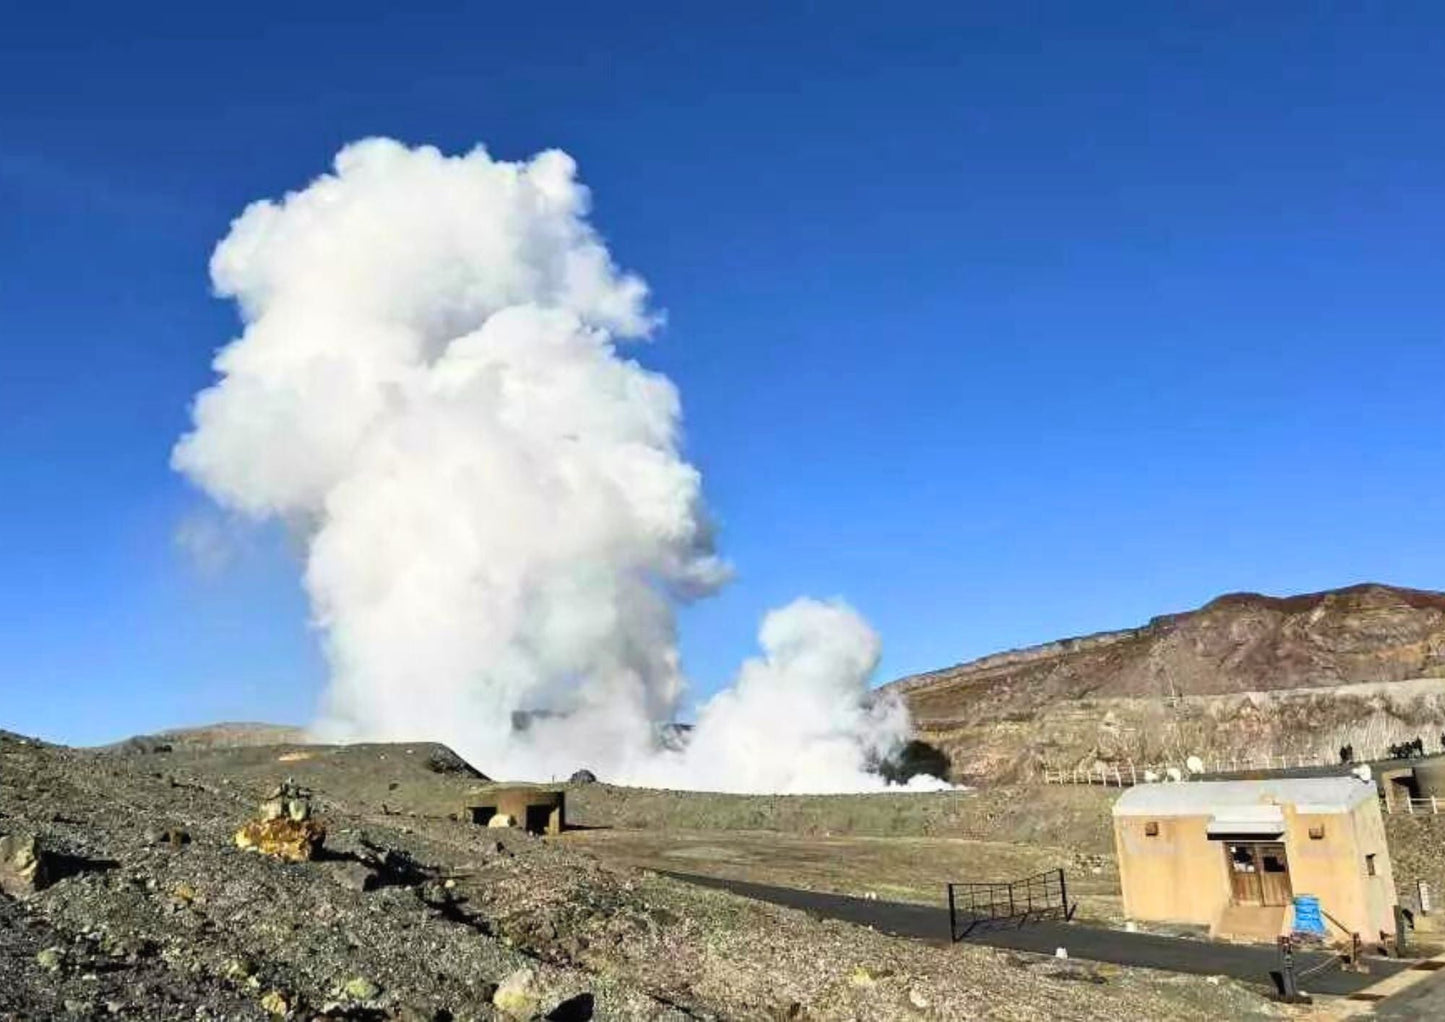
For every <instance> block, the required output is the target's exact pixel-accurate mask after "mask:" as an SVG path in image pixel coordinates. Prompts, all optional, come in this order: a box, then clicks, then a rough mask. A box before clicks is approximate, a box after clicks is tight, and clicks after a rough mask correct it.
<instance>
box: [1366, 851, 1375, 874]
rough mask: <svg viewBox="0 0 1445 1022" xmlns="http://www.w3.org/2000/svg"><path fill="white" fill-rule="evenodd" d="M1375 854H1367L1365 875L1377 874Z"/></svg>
mask: <svg viewBox="0 0 1445 1022" xmlns="http://www.w3.org/2000/svg"><path fill="white" fill-rule="evenodd" d="M1375 875H1376V873H1375V856H1374V854H1373V853H1371V854H1369V855H1367V856H1365V876H1367V877H1372V876H1375Z"/></svg>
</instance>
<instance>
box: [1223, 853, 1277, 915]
mask: <svg viewBox="0 0 1445 1022" xmlns="http://www.w3.org/2000/svg"><path fill="white" fill-rule="evenodd" d="M1224 850H1225V855H1226V856H1227V858H1228V861H1229V883H1230V900H1231V901H1232V902H1234V904H1236V905H1288V904H1289V903H1290V899H1291V898H1292V897H1293V896H1294V890H1293V888H1292V886H1291V884H1290V880H1289V860H1288V859H1287V858H1286V857H1285V852H1284V845H1282V844H1280V843H1279V842H1277V841H1240V842H1235V843H1232V844H1228V845H1225V848H1224Z"/></svg>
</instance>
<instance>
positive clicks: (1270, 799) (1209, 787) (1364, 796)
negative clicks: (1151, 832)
mask: <svg viewBox="0 0 1445 1022" xmlns="http://www.w3.org/2000/svg"><path fill="white" fill-rule="evenodd" d="M1376 797H1378V796H1377V794H1376V790H1375V785H1374V784H1373V782H1369V781H1361V780H1360V779H1359V778H1356V777H1289V778H1277V779H1270V780H1259V781H1173V782H1157V783H1150V784H1141V785H1137V786H1135V787H1133V788H1130V789H1128V790H1127V791H1125V792H1124V793H1123V794H1122V795H1120V796H1119V797H1118V799H1116V800H1115V802H1114V806H1113V809H1112V812H1111V815H1113V816H1116V817H1117V816H1160V817H1165V816H1206V815H1212V814H1215V813H1221V812H1222V813H1226V814H1227V813H1229V812H1230V811H1231V810H1234V809H1238V808H1241V807H1245V806H1261V805H1268V804H1271V803H1278V804H1282V805H1287V806H1290V807H1292V808H1293V809H1294V810H1295V811H1296V812H1298V813H1303V814H1309V815H1328V814H1338V813H1348V812H1350V811H1351V810H1352V809H1353V808H1354V807H1355V806H1357V805H1359V804H1361V803H1363V802H1367V801H1370V800H1372V799H1374V798H1376Z"/></svg>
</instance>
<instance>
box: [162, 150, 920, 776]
mask: <svg viewBox="0 0 1445 1022" xmlns="http://www.w3.org/2000/svg"><path fill="white" fill-rule="evenodd" d="M589 205H590V202H589V195H588V192H587V190H586V189H585V188H584V187H583V186H582V185H581V184H580V183H579V182H578V181H577V179H576V168H575V165H574V164H573V161H572V160H571V158H570V157H568V156H567V155H566V154H564V153H561V152H558V151H549V152H544V153H541V154H539V155H537V156H535V157H533V158H532V159H530V160H527V161H525V162H518V163H512V162H506V161H499V160H494V159H492V158H491V157H490V156H489V155H488V154H487V153H486V151H485V150H483V149H480V148H478V149H475V150H473V151H471V152H469V153H467V154H465V155H462V156H454V157H453V156H446V155H443V154H442V153H440V152H439V151H437V150H436V149H432V148H428V147H422V148H408V147H406V146H404V145H401V144H400V143H397V142H394V141H390V140H387V139H369V140H366V141H363V142H358V143H356V144H354V145H350V146H348V147H346V148H345V149H343V150H342V151H341V152H340V153H339V154H338V155H337V157H336V161H335V166H334V168H333V171H332V172H331V173H329V174H327V175H324V176H322V177H320V178H318V179H317V180H315V181H314V182H312V183H311V184H310V185H308V186H307V187H306V188H304V189H302V190H300V191H298V192H294V193H291V194H289V195H287V196H286V197H285V198H284V199H282V200H280V201H260V202H256V203H253V204H252V205H251V206H249V207H248V208H247V209H246V210H245V212H244V213H242V215H241V216H240V217H239V218H238V219H237V220H236V221H235V222H234V223H233V224H232V225H231V230H230V232H229V233H228V235H227V236H226V237H225V238H224V239H223V240H222V241H221V243H220V244H219V245H218V246H217V248H216V251H215V253H214V255H213V257H212V259H211V278H212V281H213V283H214V285H215V288H216V291H217V292H218V293H219V294H220V295H222V296H224V297H229V298H232V299H234V300H235V302H236V304H237V306H238V308H239V311H240V315H241V319H242V323H243V330H242V333H241V335H240V336H239V337H238V338H236V339H234V340H233V341H232V342H231V343H230V344H228V345H227V346H226V347H224V348H223V349H222V350H221V352H220V353H219V355H218V356H217V358H216V362H215V368H216V371H217V373H218V375H219V379H218V380H217V382H216V383H215V384H214V385H213V386H212V387H210V388H208V389H207V390H205V391H203V392H202V393H201V394H200V395H199V396H198V397H197V399H196V402H195V407H194V428H193V429H192V431H191V432H190V433H188V434H187V435H186V436H185V437H183V438H182V439H181V440H180V442H179V443H178V444H177V445H176V448H175V451H174V453H173V456H172V462H173V464H174V466H175V467H176V469H177V470H179V471H180V472H182V473H184V474H185V475H186V476H187V477H188V478H189V479H191V480H192V481H193V482H195V483H196V484H197V485H198V486H200V487H201V488H202V489H203V490H205V491H206V492H207V493H208V494H209V495H210V496H211V497H212V498H213V499H214V500H215V501H216V502H217V503H219V504H220V505H222V506H223V507H224V508H226V509H227V510H229V511H231V512H234V513H236V514H239V515H242V516H246V517H249V518H253V519H258V520H265V519H276V520H279V521H281V522H283V523H285V524H286V525H287V526H288V527H289V528H291V529H292V530H293V531H294V532H295V533H296V534H297V535H298V536H299V537H300V538H301V539H302V541H303V544H302V545H303V549H304V551H305V575H304V581H305V586H306V590H307V593H308V595H309V597H310V601H311V606H312V609H313V615H314V622H315V624H316V626H317V627H318V628H319V630H320V632H321V634H322V636H323V638H324V643H325V649H326V654H327V657H328V660H329V663H330V668H331V671H330V682H329V686H328V690H327V693H326V696H325V701H324V707H323V713H322V718H321V720H320V721H318V723H317V729H318V730H319V731H320V732H322V733H323V734H325V735H328V736H331V737H336V738H371V739H418V738H434V739H437V740H440V741H444V742H447V743H448V744H450V745H452V746H453V747H455V748H456V749H457V750H458V751H459V752H461V753H462V754H463V755H465V756H466V757H467V758H468V759H470V760H472V761H473V762H475V763H477V764H478V765H479V766H480V767H482V768H483V769H484V770H486V771H487V772H488V773H490V774H493V775H496V776H514V777H528V776H530V777H547V776H553V775H565V774H568V773H570V772H571V771H573V770H575V769H577V768H578V767H582V766H586V767H589V768H591V769H593V770H594V771H596V772H597V773H598V774H599V775H600V776H603V777H605V778H607V779H609V780H615V781H619V782H630V783H645V784H652V785H658V786H671V787H696V788H707V789H715V790H731V791H774V792H790V791H843V790H860V789H866V788H876V787H881V786H882V781H881V780H880V778H879V777H878V775H877V774H875V773H873V772H872V767H873V766H874V765H876V763H877V762H878V761H880V760H881V759H883V758H884V757H887V756H888V755H890V754H891V753H893V752H894V751H896V750H897V748H898V747H899V746H901V744H902V743H903V742H904V741H905V740H906V738H907V735H908V720H907V716H906V713H905V711H904V709H903V707H902V705H901V703H899V702H898V701H897V700H896V699H894V698H892V697H888V696H881V695H877V694H875V693H873V692H871V691H870V688H869V684H870V679H871V676H872V672H873V670H874V668H875V666H876V664H877V660H878V652H879V641H878V637H877V636H876V634H874V632H873V631H872V629H871V628H869V627H868V625H867V624H866V623H865V622H864V621H863V620H862V619H861V618H860V617H859V616H858V614H857V613H855V612H854V611H853V610H851V609H850V608H848V607H847V606H846V605H844V604H842V603H838V602H835V603H823V602H819V601H815V600H808V599H802V600H798V601H796V602H794V603H792V604H790V605H789V606H787V607H784V608H782V609H780V610H776V611H773V612H772V613H770V614H768V615H767V617H766V618H765V619H764V621H763V624H762V628H761V631H760V635H759V641H760V644H761V647H762V650H761V656H759V657H757V658H755V659H752V660H749V661H747V662H746V663H745V664H744V665H743V666H742V668H741V670H740V671H739V673H738V675H737V678H736V680H735V681H734V683H733V685H732V686H731V687H730V688H728V689H725V690H724V691H722V692H720V693H719V694H718V695H717V696H715V697H714V698H713V699H712V700H710V701H709V702H707V703H706V704H705V705H704V706H703V707H702V708H701V710H700V713H699V716H698V720H697V724H696V727H695V728H693V729H692V731H691V733H690V737H689V740H688V741H686V742H685V743H682V744H681V745H680V747H679V743H677V742H674V741H668V740H667V731H666V725H667V724H669V723H670V722H671V721H672V720H673V719H674V715H675V714H676V711H677V709H678V706H679V703H680V701H681V699H682V697H683V694H684V690H685V679H684V678H683V676H682V672H681V669H680V665H679V656H678V651H677V636H676V611H677V608H678V607H679V606H681V605H682V604H685V603H686V602H688V601H690V600H695V599H698V598H701V597H704V596H706V595H708V594H710V593H712V592H714V591H715V590H716V589H717V588H718V587H719V586H721V585H722V584H724V582H725V580H726V578H727V575H728V569H727V566H726V564H725V563H724V562H723V561H722V560H721V559H720V558H719V557H718V556H717V554H716V552H715V550H714V548H713V530H712V527H711V524H710V521H709V518H708V514H707V510H706V507H705V504H704V501H703V496H702V480H701V477H700V475H699V473H698V471H697V470H696V469H695V468H694V467H693V466H692V465H691V464H689V463H688V462H687V461H686V459H685V458H684V457H683V455H682V450H681V402H680V400H679V397H678V394H677V390H676V388H675V387H674V386H673V385H672V383H671V381H669V380H667V379H666V378H665V377H663V376H661V375H660V374H658V373H655V372H651V371H649V370H647V369H644V368H643V367H641V366H640V365H638V364H637V363H636V362H635V361H633V360H630V359H628V358H625V357H623V355H622V354H621V353H620V352H619V350H618V345H619V344H624V343H628V342H638V341H642V340H645V339H646V338H647V337H649V336H650V335H651V334H652V333H653V332H654V330H655V329H656V327H657V325H658V323H659V319H660V318H659V316H658V315H657V314H655V313H654V312H653V311H651V310H650V309H649V308H648V306H647V288H646V286H645V284H644V283H643V282H642V280H641V279H640V278H639V277H637V276H635V275H633V274H629V273H626V272H623V271H621V270H619V269H618V268H617V266H616V265H615V264H614V262H613V260H612V257H611V255H610V253H609V252H608V251H607V249H606V247H605V245H604V244H603V243H602V241H601V239H600V238H599V237H598V235H597V234H596V232H595V231H594V230H593V228H592V227H591V225H590V224H589V223H588V221H587V214H588V210H589Z"/></svg>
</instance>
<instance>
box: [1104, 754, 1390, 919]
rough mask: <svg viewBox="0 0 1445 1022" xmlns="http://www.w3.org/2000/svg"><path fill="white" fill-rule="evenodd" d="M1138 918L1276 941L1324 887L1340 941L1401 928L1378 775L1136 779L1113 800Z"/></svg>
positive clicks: (1127, 887)
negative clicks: (1299, 906)
mask: <svg viewBox="0 0 1445 1022" xmlns="http://www.w3.org/2000/svg"><path fill="white" fill-rule="evenodd" d="M1113 815H1114V844H1115V848H1116V850H1117V852H1118V856H1119V878H1120V881H1121V883H1122V885H1123V889H1124V912H1125V914H1126V915H1127V916H1128V917H1129V918H1130V919H1137V920H1140V921H1152V922H1176V923H1195V924H1199V925H1204V926H1208V927H1209V928H1210V933H1211V934H1212V935H1214V936H1233V937H1252V938H1258V939H1262V940H1272V939H1273V938H1274V937H1276V936H1278V935H1280V934H1284V933H1288V932H1290V930H1291V929H1292V928H1293V926H1294V916H1293V898H1294V896H1295V895H1306V894H1309V895H1314V896H1315V897H1317V898H1318V899H1319V902H1320V907H1321V909H1322V910H1323V911H1324V913H1326V914H1327V915H1326V925H1327V930H1328V933H1329V936H1330V937H1331V938H1332V939H1346V938H1347V934H1348V933H1349V932H1355V933H1358V934H1359V935H1360V938H1361V939H1362V940H1363V941H1365V942H1367V943H1368V942H1373V941H1376V940H1379V939H1380V935H1381V934H1382V933H1392V932H1393V931H1394V928H1395V917H1394V910H1395V881H1394V877H1393V875H1392V874H1391V869H1390V853H1389V849H1388V848H1387V846H1386V844H1385V824H1384V819H1383V818H1382V816H1381V815H1380V804H1379V798H1378V796H1377V794H1376V790H1375V785H1374V783H1373V782H1369V781H1362V780H1359V779H1357V778H1355V777H1309V778H1290V779H1280V780H1264V781H1186V782H1182V783H1166V784H1144V785H1140V786H1138V787H1135V788H1131V789H1129V790H1128V791H1126V792H1125V793H1124V794H1123V795H1121V796H1120V797H1119V800H1118V801H1117V802H1116V803H1115V804H1114V814H1113Z"/></svg>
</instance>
